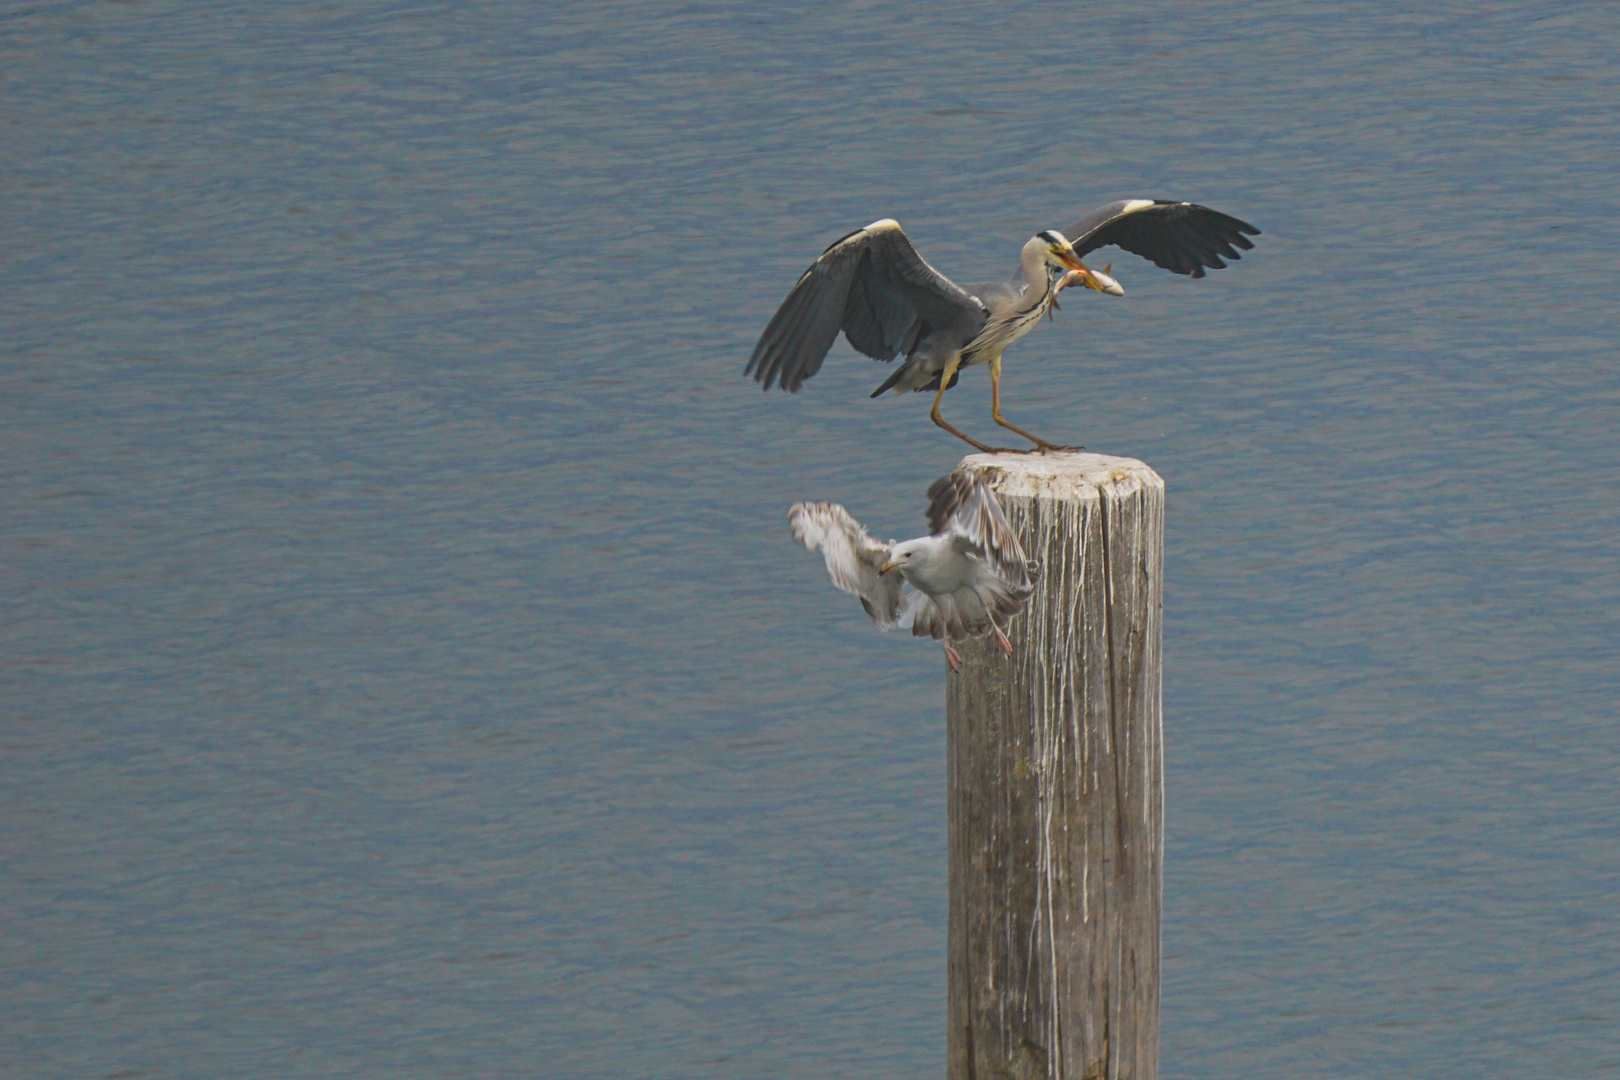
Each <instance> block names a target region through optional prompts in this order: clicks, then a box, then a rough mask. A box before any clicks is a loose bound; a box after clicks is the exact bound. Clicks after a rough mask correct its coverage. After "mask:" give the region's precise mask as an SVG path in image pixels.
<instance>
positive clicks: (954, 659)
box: [944, 641, 962, 671]
mask: <svg viewBox="0 0 1620 1080" xmlns="http://www.w3.org/2000/svg"><path fill="white" fill-rule="evenodd" d="M944 645H945V662H946V663H947V664H949V665H951V670H952V671H961V670H962V654H961V653H959V652H957V651H956V650H955V649H953V648H951V643H950V642H948V641H947V642H945V643H944Z"/></svg>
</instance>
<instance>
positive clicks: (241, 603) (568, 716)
mask: <svg viewBox="0 0 1620 1080" xmlns="http://www.w3.org/2000/svg"><path fill="white" fill-rule="evenodd" d="M0 54H3V59H0V80H3V83H4V90H3V95H0V122H3V130H4V141H3V143H0V146H3V150H0V184H3V185H4V196H5V197H4V199H3V200H0V222H3V224H4V236H5V243H4V255H3V257H0V313H3V325H4V327H5V334H4V351H3V353H0V383H3V394H0V409H3V410H4V426H3V431H4V443H3V451H0V466H3V474H0V475H3V484H4V487H3V492H0V545H3V552H0V559H3V566H4V571H3V576H0V590H3V597H4V605H5V612H6V617H5V620H4V629H3V638H0V642H3V647H0V658H3V664H0V669H3V675H0V696H3V700H4V705H3V712H0V717H3V727H0V732H3V737H4V747H5V749H4V754H3V756H0V770H3V771H0V777H3V786H0V798H3V804H4V806H5V811H6V815H5V820H6V825H7V827H6V829H5V840H4V844H3V848H0V851H3V853H4V854H3V858H4V864H3V865H4V877H3V884H0V941H3V944H0V964H3V970H4V978H3V979H0V1005H3V1014H4V1016H5V1020H4V1021H3V1027H4V1029H5V1031H6V1033H7V1042H8V1045H9V1049H8V1050H7V1051H6V1052H5V1057H6V1058H7V1059H8V1060H9V1062H10V1065H9V1070H15V1071H16V1074H17V1075H27V1076H37V1077H97V1076H100V1077H112V1076H120V1077H137V1076H165V1077H169V1076H173V1077H218V1076H238V1077H271V1076H321V1075H341V1076H353V1075H375V1076H383V1075H390V1076H392V1075H400V1076H407V1075H408V1076H436V1077H438V1076H442V1077H472V1076H478V1077H483V1076H492V1077H493V1076H548V1077H549V1076H555V1077H570V1078H571V1077H579V1078H596V1077H602V1078H606V1077H621V1076H634V1077H705V1078H711V1077H713V1078H720V1077H735V1078H739V1080H743V1078H748V1080H751V1078H755V1077H761V1076H771V1077H787V1076H806V1077H868V1076H873V1077H875V1076H883V1077H913V1076H915V1077H922V1076H937V1075H938V1074H939V1073H940V1072H941V1070H942V1068H943V1037H944V1032H943V1017H944V923H945V861H944V859H945V848H944V828H943V823H944V753H943V749H944V748H943V727H942V723H941V721H942V716H943V678H942V664H941V661H940V658H939V655H938V651H937V650H934V649H928V648H923V647H920V646H918V645H916V644H915V643H913V642H912V641H910V640H908V639H904V638H901V637H899V636H894V637H892V638H889V637H880V636H877V635H875V634H873V633H872V632H871V631H870V628H869V627H868V626H866V625H863V621H862V620H861V619H860V618H859V617H858V612H857V611H854V610H852V606H851V605H850V604H849V603H847V602H845V601H846V600H847V598H841V597H839V596H837V595H836V594H834V593H832V592H831V590H829V589H828V588H827V587H826V585H825V582H824V580H822V578H821V576H820V570H819V568H818V567H817V566H816V565H815V562H814V560H813V559H809V558H807V557H805V556H804V555H803V554H802V553H798V554H795V552H794V550H793V549H792V548H791V547H790V546H789V543H788V541H787V538H786V536H785V529H784V527H783V523H782V514H783V510H784V508H785V506H786V505H787V503H788V502H790V501H792V500H793V499H796V498H805V497H814V498H836V499H839V500H841V501H845V502H847V503H848V504H849V505H850V506H851V508H852V509H854V510H855V511H856V512H857V513H858V514H860V515H861V516H863V517H864V518H866V519H867V520H868V521H871V522H872V523H873V524H874V526H875V528H876V530H877V531H879V532H883V533H885V534H902V533H903V530H904V529H906V528H908V527H911V526H914V525H916V524H917V523H919V522H920V518H919V516H918V515H919V513H920V510H921V508H922V494H921V493H922V490H923V488H924V487H925V486H926V484H927V482H928V481H929V480H930V479H932V478H933V477H935V476H937V475H938V474H940V473H942V472H944V471H945V470H947V469H948V468H949V467H950V466H951V465H952V464H953V463H954V461H955V460H956V459H957V457H958V456H959V453H960V451H962V450H963V449H965V448H964V447H962V446H960V445H957V444H954V443H953V441H952V440H950V439H949V438H948V437H946V436H944V435H943V434H941V433H940V432H938V431H937V429H935V428H933V427H932V425H931V424H929V423H928V421H927V418H926V402H925V401H923V400H921V399H917V398H907V399H884V400H881V401H869V400H867V397H866V395H867V393H868V392H869V391H870V390H871V388H872V387H873V386H875V385H876V384H877V382H878V381H879V380H880V379H881V377H882V375H883V370H884V369H882V368H881V367H880V366H879V365H876V364H873V363H871V362H870V361H868V360H866V359H864V358H861V357H857V356H855V355H853V354H852V353H851V352H850V351H849V350H848V348H847V347H846V346H843V345H839V346H838V348H837V350H836V351H835V354H834V355H833V356H832V357H831V358H830V359H829V361H828V364H827V366H826V368H825V369H824V370H823V371H822V373H821V374H820V375H818V376H817V378H816V379H815V380H814V381H812V382H811V383H810V384H809V385H808V386H807V387H806V389H805V391H804V392H803V393H801V394H799V395H797V396H795V397H788V396H786V395H780V394H771V395H762V394H761V393H759V391H758V390H757V388H755V387H754V386H753V384H752V383H750V382H748V381H746V380H744V379H743V378H742V376H741V368H742V365H743V363H744V361H745V359H746V357H747V353H748V350H749V349H750V347H751V346H752V343H753V340H754V337H755V336H756V335H757V333H758V332H759V330H760V328H761V327H762V326H763V324H764V321H765V320H766V319H767V318H768V316H769V315H770V313H771V311H772V310H773V308H774V306H775V304H776V303H777V302H778V301H779V300H780V299H781V297H782V295H783V294H784V293H785V291H786V289H787V287H788V286H789V285H790V284H791V282H792V281H793V279H794V277H795V275H796V274H797V273H799V271H801V270H802V269H803V267H804V266H805V265H806V264H807V263H808V262H809V261H810V259H811V258H813V257H814V255H815V254H816V253H817V252H818V251H819V250H820V248H821V246H822V245H824V244H825V243H826V242H827V241H829V240H831V239H832V238H834V237H836V236H838V235H840V234H841V233H843V232H845V231H847V230H848V229H850V228H853V227H857V226H859V225H860V224H862V223H864V222H866V221H869V220H872V219H873V218H877V217H880V216H894V217H897V218H899V219H900V220H901V221H902V222H903V223H904V224H905V226H906V227H907V229H908V231H909V232H910V234H911V235H912V236H913V238H914V239H915V240H916V242H917V243H918V245H919V247H920V248H921V249H922V250H923V252H924V253H925V254H926V255H927V256H928V257H929V258H930V259H932V260H933V261H934V262H935V263H936V264H938V265H939V266H940V267H941V268H942V269H944V270H945V271H946V272H947V273H952V274H956V275H960V276H962V277H964V278H969V279H972V278H980V277H988V276H996V275H999V274H1000V273H1002V272H1005V270H1007V269H1009V268H1010V266H1011V264H1012V262H1013V260H1014V257H1015V253H1016V251H1017V248H1018V246H1019V244H1021V243H1022V241H1023V240H1024V239H1025V238H1027V237H1028V235H1029V234H1030V233H1031V232H1033V231H1034V230H1036V229H1038V228H1042V227H1052V226H1061V225H1062V224H1063V223H1065V222H1067V221H1069V220H1071V219H1072V218H1073V217H1075V216H1077V214H1078V212H1079V211H1081V210H1084V209H1086V208H1088V207H1089V206H1092V205H1094V204H1096V203H1100V202H1103V201H1105V200H1108V199H1113V198H1116V197H1123V196H1139V195H1145V196H1161V197H1177V198H1190V199H1194V200H1196V201H1200V202H1204V203H1208V204H1210V205H1213V206H1216V207H1218V208H1220V209H1223V210H1226V211H1228V212H1230V213H1233V214H1236V215H1238V216H1240V217H1243V218H1245V219H1247V220H1250V221H1253V222H1255V223H1256V224H1257V225H1259V226H1260V227H1261V228H1262V229H1264V230H1265V232H1264V235H1263V236H1262V237H1261V238H1260V244H1259V247H1258V249H1257V250H1256V251H1255V252H1254V253H1253V254H1252V255H1251V256H1249V257H1247V258H1245V259H1244V260H1243V261H1242V262H1241V263H1240V264H1237V265H1236V266H1235V267H1233V268H1232V269H1229V270H1226V271H1222V272H1219V273H1216V274H1213V275H1211V276H1210V277H1209V278H1207V279H1205V280H1203V281H1198V282H1192V281H1188V280H1186V279H1182V278H1175V277H1172V276H1171V275H1168V274H1164V273H1162V272H1160V271H1158V270H1156V269H1154V268H1152V267H1151V266H1149V265H1147V264H1146V263H1143V262H1141V261H1140V260H1137V259H1134V258H1133V257H1131V256H1120V257H1119V258H1117V259H1115V261H1114V275H1115V276H1116V277H1118V278H1119V279H1120V280H1121V281H1122V282H1123V284H1124V285H1125V288H1126V290H1127V295H1126V297H1125V298H1124V299H1123V300H1118V301H1114V300H1106V299H1104V298H1101V297H1096V296H1092V295H1085V296H1082V295H1076V294H1069V295H1070V296H1071V297H1072V299H1071V300H1066V301H1065V303H1064V306H1063V310H1062V311H1061V312H1060V313H1059V314H1058V317H1057V321H1056V322H1055V323H1054V324H1052V325H1050V326H1045V325H1043V326H1042V327H1041V328H1040V329H1039V330H1037V331H1036V332H1035V333H1033V334H1032V335H1031V336H1030V337H1028V338H1026V339H1025V340H1024V341H1023V342H1022V343H1020V344H1019V345H1018V346H1017V348H1016V350H1015V351H1014V353H1013V354H1011V355H1009V357H1008V360H1007V371H1008V374H1007V378H1006V382H1005V389H1006V392H1007V400H1006V403H1005V404H1006V409H1007V412H1008V414H1009V415H1010V416H1012V417H1013V418H1014V419H1015V420H1017V421H1019V422H1021V423H1025V424H1027V426H1029V427H1031V428H1033V429H1035V430H1037V431H1040V432H1043V433H1047V434H1049V435H1053V436H1062V437H1065V438H1080V439H1083V441H1085V442H1086V444H1087V445H1088V446H1089V447H1090V448H1092V449H1094V450H1100V451H1105V452H1109V453H1118V454H1127V455H1131V456H1136V457H1140V458H1142V459H1144V460H1146V461H1148V462H1149V463H1151V464H1152V465H1153V466H1154V467H1155V468H1157V469H1158V470H1159V471H1160V473H1162V474H1163V475H1164V476H1165V477H1166V479H1167V481H1168V484H1169V500H1170V501H1169V534H1168V542H1169V557H1168V567H1167V569H1168V584H1167V593H1166V615H1165V626H1166V634H1167V641H1166V647H1167V662H1168V666H1167V671H1166V677H1165V695H1166V738H1167V745H1168V802H1169V837H1168V857H1167V860H1166V875H1167V877H1166V922H1165V928H1164V930H1165V957H1166V959H1165V973H1164V974H1165V992H1164V1002H1163V1025H1164V1046H1163V1071H1164V1074H1165V1075H1166V1076H1167V1077H1175V1076H1190V1077H1228V1076H1242V1077H1245V1078H1249V1080H1254V1078H1272V1077H1275V1078H1284V1077H1288V1078H1292V1077H1296V1076H1301V1075H1310V1076H1329V1077H1347V1078H1348V1077H1355V1078H1358V1080H1359V1078H1364V1077H1407V1076H1413V1077H1416V1076H1422V1077H1438V1076H1459V1077H1477V1076H1559V1077H1588V1076H1590V1077H1599V1076H1605V1077H1607V1076H1615V1075H1617V1074H1620V1040H1617V1039H1616V1032H1617V1031H1620V964H1617V962H1616V960H1615V956H1616V951H1617V946H1620V870H1617V868H1620V830H1617V827H1616V824H1615V811H1616V792H1617V790H1620V732H1617V725H1616V719H1617V718H1616V704H1615V702H1616V696H1617V690H1620V541H1617V535H1620V531H1617V526H1620V455H1617V452H1616V451H1617V449H1620V437H1617V435H1616V429H1617V425H1616V411H1617V406H1620V374H1617V368H1620V365H1617V357H1616V351H1617V350H1616V345H1617V342H1620V334H1617V332H1616V326H1615V320H1614V314H1613V313H1614V310H1615V303H1614V299H1613V293H1614V283H1613V272H1612V262H1613V252H1614V250H1615V248H1616V244H1617V240H1620V237H1617V236H1616V231H1617V230H1616V227H1615V224H1614V213H1613V202H1614V176H1615V175H1616V172H1617V169H1620V153H1617V150H1616V147H1620V113H1617V111H1616V109H1615V103H1616V101H1617V100H1620V74H1617V71H1620V69H1617V67H1616V65H1615V63H1614V57H1615V56H1616V55H1620V15H1617V14H1616V12H1615V10H1614V9H1613V8H1612V7H1611V6H1609V5H1601V4H1547V5H1510V4H1501V3H1494V4H1493V3H1489V2H1487V3H1484V4H1477V3H1476V4H1467V5H1464V4H1436V5H1426V6H1424V7H1423V8H1422V9H1421V10H1416V11H1414V10H1412V9H1410V8H1409V7H1408V6H1404V5H1393V4H1379V3H1353V2H1352V3H1333V4H1325V3H1311V2H1280V0H1279V2H1271V3H1266V2H1261V3H1253V4H1246V5H1242V6H1241V7H1238V6H1228V5H1208V6H1205V7H1196V6H1191V5H1176V4H1167V3H1152V2H1149V3H1134V4H1129V5H1124V4H1109V3H1101V4H1091V5H1084V6H1080V7H1077V8H1075V9H1074V10H1073V11H1070V10H1068V9H1065V8H1064V7H1062V6H1061V5H1052V4H1035V3H1003V4H999V5H996V6H994V7H990V6H980V5H960V4H935V5H930V6H926V7H925V6H921V5H881V4H878V5H874V4H852V3H835V4H820V5H812V6H797V7H796V6H791V5H776V6H766V5H752V4H725V3H713V4H688V5H675V4H667V5H665V4H647V3H639V2H627V3H618V4H613V3H593V4H562V5H518V4H509V3H482V4H467V5H461V4H456V5H433V4H416V5H405V4H387V3H373V4H355V3H343V2H334V3H322V4H310V3H284V4H275V5H264V4H228V3H218V4H190V5H188V4H178V3H168V2H160V0H152V2H146V3H42V4H37V5H33V6H25V5H19V4H5V5H3V6H0ZM987 396H988V394H987V388H986V386H985V380H984V379H983V378H982V375H981V374H978V373H976V374H973V375H970V376H968V377H967V378H966V379H965V380H964V383H963V385H962V386H961V387H959V388H958V389H957V390H956V391H954V392H953V393H952V394H951V395H950V397H949V398H948V405H947V408H948V411H949V413H950V414H951V415H954V416H955V417H956V418H957V419H958V420H959V421H961V422H962V423H964V424H966V425H967V426H969V428H970V429H971V430H976V431H981V432H982V431H984V430H986V428H987V427H988V426H989V424H988V419H989V418H988V416H987V415H986V414H987V412H988V408H987V401H986V398H987ZM9 1070H8V1071H9Z"/></svg>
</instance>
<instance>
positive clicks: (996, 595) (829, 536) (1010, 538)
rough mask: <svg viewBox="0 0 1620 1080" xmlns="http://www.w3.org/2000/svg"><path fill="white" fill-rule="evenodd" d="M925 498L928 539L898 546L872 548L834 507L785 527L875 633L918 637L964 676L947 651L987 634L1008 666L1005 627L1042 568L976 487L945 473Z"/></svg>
mask: <svg viewBox="0 0 1620 1080" xmlns="http://www.w3.org/2000/svg"><path fill="white" fill-rule="evenodd" d="M928 498H929V500H930V502H929V507H928V535H927V536H919V537H917V538H916V539H915V540H904V541H901V542H899V543H896V542H895V541H893V540H890V541H889V542H888V543H882V542H880V541H878V540H874V539H872V537H871V536H869V535H868V534H867V532H866V528H865V526H863V525H862V524H861V523H860V522H858V521H856V520H855V519H854V518H853V517H851V516H850V514H849V512H848V511H847V510H845V509H844V508H843V507H842V506H839V505H837V504H836V503H824V502H820V503H802V502H800V503H794V504H793V505H792V507H790V508H789V509H788V524H789V525H790V526H791V528H792V529H793V539H795V540H797V541H799V543H801V544H803V545H804V546H805V547H806V548H807V549H808V550H810V551H815V550H816V549H817V548H820V549H821V554H822V557H823V558H824V559H825V560H826V561H827V573H828V575H829V576H830V577H831V578H832V583H833V584H834V585H836V586H837V587H838V588H840V589H842V590H843V591H844V592H847V593H854V594H855V595H856V596H858V597H860V600H861V607H863V608H865V609H866V613H867V614H868V615H870V616H871V617H872V621H873V622H875V623H877V625H878V628H879V629H880V630H892V629H894V628H895V627H897V626H905V625H909V626H910V627H911V632H912V634H913V635H915V636H916V637H931V638H933V639H934V640H936V641H939V642H941V643H942V644H944V646H945V660H946V662H947V663H948V664H950V667H951V670H952V671H956V670H958V669H959V668H960V667H961V666H962V657H961V654H960V653H958V652H957V651H956V650H955V649H953V648H952V647H951V642H953V641H964V640H966V639H967V638H972V637H983V636H984V635H986V634H990V635H993V636H994V637H995V641H996V645H997V646H998V647H999V648H1000V649H1001V651H1002V652H1004V653H1007V654H1008V655H1009V656H1010V655H1011V654H1012V641H1011V640H1009V639H1008V637H1007V632H1006V631H1005V630H1004V629H1003V628H1002V627H1003V625H1004V624H1005V623H1006V622H1007V620H1009V619H1011V618H1012V617H1013V616H1014V615H1017V614H1018V613H1019V612H1020V611H1022V610H1023V609H1024V605H1025V604H1027V603H1028V602H1029V596H1030V593H1031V592H1032V591H1033V590H1034V581H1035V578H1036V577H1037V576H1038V575H1039V573H1040V564H1039V563H1037V562H1035V561H1034V560H1032V559H1027V558H1025V557H1024V549H1023V548H1022V547H1021V546H1020V545H1019V543H1018V537H1017V536H1016V535H1014V534H1013V531H1012V526H1010V525H1008V524H1007V517H1006V515H1005V514H1003V513H1002V511H1001V504H1000V503H999V502H997V501H996V496H995V493H994V492H993V491H991V490H990V485H989V484H987V483H985V482H984V481H983V480H982V479H980V478H978V477H976V476H964V475H962V474H959V473H952V474H951V475H949V476H945V477H941V478H940V479H938V480H936V481H934V483H933V484H932V485H931V486H930V487H929V488H928ZM907 585H909V586H911V589H912V590H913V591H912V592H909V593H907V592H905V591H904V586H907Z"/></svg>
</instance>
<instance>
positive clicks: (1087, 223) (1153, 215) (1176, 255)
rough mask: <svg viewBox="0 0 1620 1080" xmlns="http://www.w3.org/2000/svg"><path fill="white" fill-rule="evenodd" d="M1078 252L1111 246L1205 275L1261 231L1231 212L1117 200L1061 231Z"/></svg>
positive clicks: (1154, 201) (1235, 255)
mask: <svg viewBox="0 0 1620 1080" xmlns="http://www.w3.org/2000/svg"><path fill="white" fill-rule="evenodd" d="M1063 235H1064V236H1065V237H1066V238H1067V239H1068V241H1069V242H1070V243H1071V244H1073V245H1074V250H1075V252H1076V253H1078V254H1080V255H1082V256H1083V255H1085V253H1086V252H1088V251H1095V250H1097V249H1098V248H1100V247H1107V246H1108V245H1109V244H1115V245H1118V246H1119V247H1122V248H1124V249H1125V250H1126V251H1130V252H1134V253H1135V254H1137V255H1140V256H1142V258H1144V259H1147V260H1149V261H1150V262H1152V263H1154V264H1155V265H1157V266H1162V267H1164V268H1165V269H1166V270H1169V271H1171V272H1172V273H1176V274H1191V275H1192V276H1193V277H1195V278H1198V277H1203V276H1204V269H1205V268H1206V267H1208V268H1209V269H1211V270H1219V269H1220V268H1221V267H1223V266H1225V265H1226V263H1224V262H1222V261H1221V260H1222V258H1223V257H1224V258H1227V259H1241V258H1242V257H1243V256H1242V254H1241V253H1239V251H1238V248H1242V249H1243V250H1244V251H1248V250H1249V249H1250V248H1252V247H1254V244H1253V243H1251V242H1250V241H1249V239H1248V237H1250V236H1259V235H1260V230H1259V229H1257V228H1255V227H1254V226H1253V225H1250V224H1249V223H1248V222H1247V221H1239V220H1238V219H1237V218H1235V217H1232V216H1231V215H1230V214H1223V213H1221V212H1220V211H1219V210H1211V209H1210V208H1209V207H1207V206H1199V205H1197V204H1196V203H1188V202H1166V201H1165V200H1163V199H1121V200H1120V201H1119V202H1111V203H1109V204H1108V205H1107V206H1099V207H1097V209H1095V210H1093V211H1091V213H1089V214H1087V215H1086V216H1085V217H1083V218H1081V219H1080V220H1079V221H1076V222H1075V223H1074V224H1073V225H1070V226H1069V227H1068V228H1067V229H1064V230H1063Z"/></svg>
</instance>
